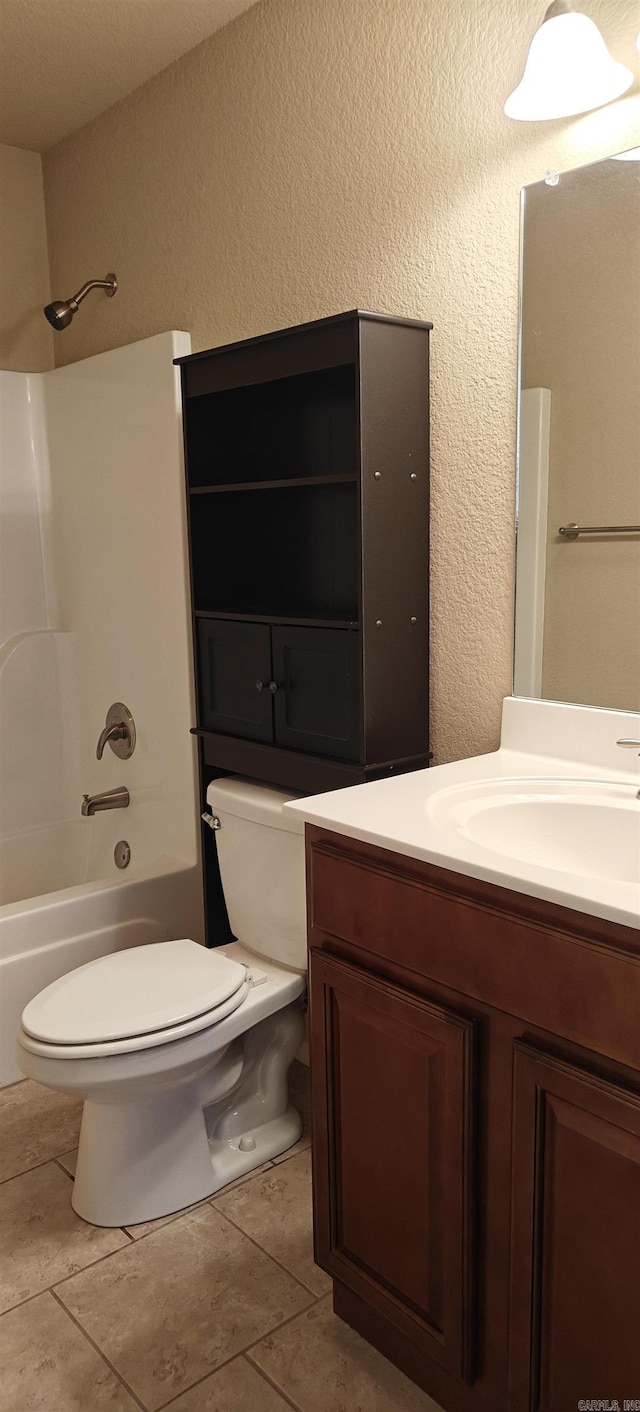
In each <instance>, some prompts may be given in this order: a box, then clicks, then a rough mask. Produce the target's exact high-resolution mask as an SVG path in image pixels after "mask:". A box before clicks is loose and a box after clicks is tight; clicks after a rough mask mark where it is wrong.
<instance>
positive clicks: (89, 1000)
mask: <svg viewBox="0 0 640 1412" xmlns="http://www.w3.org/2000/svg"><path fill="white" fill-rule="evenodd" d="M246 971H247V968H246V966H242V965H240V964H239V962H237V961H230V960H229V958H228V957H227V956H220V955H219V954H218V953H217V952H216V951H207V950H206V949H205V947H204V946H198V944H197V943H196V942H195V941H189V940H187V939H186V938H185V939H183V940H181V941H164V942H162V941H161V942H152V943H150V944H149V945H148V946H133V947H131V949H130V950H129V951H116V952H113V953H112V954H110V955H109V956H100V957H99V958H98V960H97V961H89V962H88V963H87V965H86V966H79V967H78V968H77V970H75V971H70V972H69V973H68V975H66V976H61V977H60V979H59V980H57V981H53V983H52V984H51V985H48V986H47V987H46V989H45V990H41V991H40V994H39V995H36V996H35V998H34V999H33V1000H31V1001H30V1002H29V1004H28V1005H27V1006H26V1009H25V1010H24V1013H23V1016H22V1027H23V1029H24V1030H25V1031H26V1033H27V1034H29V1035H32V1036H33V1037H34V1039H40V1040H45V1041H46V1042H48V1043H50V1044H96V1043H100V1042H105V1041H109V1040H118V1039H126V1038H128V1037H130V1036H131V1037H132V1036H134V1035H144V1034H150V1033H152V1032H153V1031H155V1030H161V1029H166V1028H168V1027H169V1026H172V1025H179V1024H182V1023H184V1022H185V1021H188V1020H192V1019H194V1018H195V1016H197V1015H204V1014H207V1013H208V1012H209V1011H212V1010H215V1008H216V1006H219V1005H223V1004H224V1002H225V1001H227V1000H229V998H230V997H231V996H233V995H235V994H236V992H237V991H239V990H240V987H241V986H242V985H243V983H244V981H245V977H246Z"/></svg>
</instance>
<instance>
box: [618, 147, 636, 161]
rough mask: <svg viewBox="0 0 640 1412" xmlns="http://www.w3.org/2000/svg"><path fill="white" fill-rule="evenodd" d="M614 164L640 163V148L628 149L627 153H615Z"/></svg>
mask: <svg viewBox="0 0 640 1412" xmlns="http://www.w3.org/2000/svg"><path fill="white" fill-rule="evenodd" d="M613 160H614V162H640V147H628V148H627V151H626V152H614V155H613Z"/></svg>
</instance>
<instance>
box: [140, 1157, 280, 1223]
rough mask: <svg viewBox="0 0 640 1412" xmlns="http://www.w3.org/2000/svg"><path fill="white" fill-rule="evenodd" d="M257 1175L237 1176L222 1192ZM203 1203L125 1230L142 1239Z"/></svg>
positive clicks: (261, 1168) (266, 1165) (265, 1168)
mask: <svg viewBox="0 0 640 1412" xmlns="http://www.w3.org/2000/svg"><path fill="white" fill-rule="evenodd" d="M270 1168H271V1163H270V1162H265V1163H264V1164H263V1166H262V1167H258V1169H257V1170H258V1172H266V1171H267V1169H270ZM255 1175H256V1173H255V1172H248V1173H247V1174H246V1176H244V1177H237V1179H236V1181H235V1182H229V1185H228V1186H225V1187H222V1188H221V1194H222V1192H223V1191H233V1190H234V1188H235V1187H237V1186H242V1184H243V1182H250V1181H251V1180H252V1178H253V1177H254V1176H255ZM202 1204H203V1203H202V1202H201V1201H198V1202H196V1205H195V1206H186V1207H184V1208H183V1210H182V1211H172V1213H171V1215H170V1216H158V1217H157V1219H156V1220H155V1221H141V1222H140V1224H139V1225H137V1226H125V1230H126V1231H127V1233H128V1234H129V1235H130V1236H132V1237H133V1239H134V1240H140V1239H141V1237H142V1236H146V1235H149V1234H150V1233H151V1231H157V1230H159V1229H160V1226H168V1225H169V1222H170V1221H177V1220H178V1219H179V1217H180V1216H186V1214H187V1211H195V1210H197V1207H198V1206H202Z"/></svg>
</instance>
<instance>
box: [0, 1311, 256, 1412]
mask: <svg viewBox="0 0 640 1412" xmlns="http://www.w3.org/2000/svg"><path fill="white" fill-rule="evenodd" d="M0 1388H1V1389H2V1394H1V1395H2V1412H27V1409H28V1412H89V1409H91V1412H136V1409H137V1403H135V1402H134V1400H133V1398H132V1397H130V1395H129V1393H128V1392H127V1390H126V1388H124V1387H123V1386H122V1383H121V1382H120V1381H119V1380H118V1378H116V1377H115V1376H114V1374H113V1373H112V1372H111V1369H110V1368H108V1367H107V1364H106V1363H105V1362H103V1360H102V1358H101V1357H100V1354H99V1353H96V1350H95V1348H92V1346H91V1344H90V1343H89V1342H88V1340H87V1339H86V1338H85V1336H84V1334H83V1333H81V1332H80V1329H78V1328H77V1327H76V1325H75V1324H74V1323H73V1320H72V1319H70V1318H69V1315H68V1314H65V1312H64V1309H61V1308H60V1305H59V1304H58V1303H57V1301H56V1300H55V1299H54V1298H53V1295H51V1294H39V1295H38V1297H37V1299H30V1300H29V1302H28V1303H27V1304H21V1305H20V1307H19V1309H11V1310H10V1311H9V1313H8V1314H3V1315H2V1318H0ZM232 1406H233V1404H231V1407H232ZM238 1407H239V1408H241V1407H242V1404H241V1403H239V1404H238ZM230 1412H231V1408H230Z"/></svg>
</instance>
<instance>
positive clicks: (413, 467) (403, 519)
mask: <svg viewBox="0 0 640 1412" xmlns="http://www.w3.org/2000/svg"><path fill="white" fill-rule="evenodd" d="M430 328H431V325H430V324H427V323H420V322H418V321H416V320H411V319H395V318H392V317H390V316H387V315H381V314H370V313H364V312H362V311H360V310H354V311H352V312H350V313H346V314H339V315H337V316H336V317H335V318H330V319H322V320H319V321H318V322H316V323H311V324H303V325H300V326H299V327H296V328H291V329H285V330H284V331H281V332H278V333H270V334H266V335H265V336H264V337H261V338H252V339H248V340H246V341H245V342H242V343H235V344H229V345H227V346H225V347H222V348H214V349H210V350H209V351H207V352H204V353H195V354H193V355H191V356H190V357H187V358H182V359H177V360H176V361H177V362H178V363H179V364H180V365H181V372H182V390H183V416H184V440H185V460H186V474H187V500H188V523H189V548H190V563H191V588H192V606H193V619H194V651H195V661H196V685H197V711H198V716H197V723H196V725H195V727H194V730H195V733H196V734H197V735H198V736H199V737H200V767H201V781H202V785H203V792H204V788H206V784H207V783H208V781H209V779H210V778H212V777H213V776H215V775H216V774H220V773H225V772H231V773H237V774H242V775H249V776H251V777H253V778H254V779H259V780H265V781H267V782H269V783H272V784H276V785H281V786H282V787H283V788H287V789H292V790H301V791H303V792H305V793H316V792H318V791H321V790H327V789H336V788H340V787H341V786H342V785H349V784H357V783H360V782H362V781H364V780H367V779H374V778H377V777H380V776H383V775H386V774H390V773H393V772H400V771H403V770H410V769H416V768H419V767H421V766H424V765H426V764H427V763H428V760H429V740H428V694H429V675H428V641H429V597H428V594H429V331H430ZM211 853H212V849H211V845H210V843H207V844H206V845H205V866H206V867H208V866H209V864H208V863H207V858H208V857H209V860H210V855H211ZM211 867H213V864H211ZM212 878H213V874H212ZM211 885H212V887H214V888H215V879H214V878H213V881H212V884H211Z"/></svg>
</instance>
